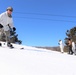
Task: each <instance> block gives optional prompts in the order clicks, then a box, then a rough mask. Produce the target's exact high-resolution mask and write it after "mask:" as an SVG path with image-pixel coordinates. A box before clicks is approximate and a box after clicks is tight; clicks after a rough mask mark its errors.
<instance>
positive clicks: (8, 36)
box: [5, 31, 10, 43]
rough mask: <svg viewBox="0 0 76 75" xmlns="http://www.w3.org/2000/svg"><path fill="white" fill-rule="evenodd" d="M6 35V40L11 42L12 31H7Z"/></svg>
mask: <svg viewBox="0 0 76 75" xmlns="http://www.w3.org/2000/svg"><path fill="white" fill-rule="evenodd" d="M5 35H6V42H7V43H8V42H10V31H5Z"/></svg>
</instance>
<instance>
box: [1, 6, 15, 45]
mask: <svg viewBox="0 0 76 75" xmlns="http://www.w3.org/2000/svg"><path fill="white" fill-rule="evenodd" d="M12 12H13V8H12V7H8V8H7V9H6V11H5V12H3V13H2V14H0V30H1V32H2V33H4V34H5V36H6V38H5V40H6V42H7V46H11V45H10V28H9V27H11V29H12V31H15V30H16V28H15V27H14V25H13V19H12Z"/></svg>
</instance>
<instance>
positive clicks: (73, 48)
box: [72, 41, 76, 55]
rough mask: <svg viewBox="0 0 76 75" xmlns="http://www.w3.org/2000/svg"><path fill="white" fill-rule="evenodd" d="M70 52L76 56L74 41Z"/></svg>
mask: <svg viewBox="0 0 76 75" xmlns="http://www.w3.org/2000/svg"><path fill="white" fill-rule="evenodd" d="M72 51H73V52H74V54H75V55H76V50H75V42H74V41H72Z"/></svg>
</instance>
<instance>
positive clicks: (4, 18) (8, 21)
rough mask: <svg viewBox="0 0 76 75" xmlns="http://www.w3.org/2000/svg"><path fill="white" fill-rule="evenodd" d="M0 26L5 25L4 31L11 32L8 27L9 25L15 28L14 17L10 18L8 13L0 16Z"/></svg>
mask: <svg viewBox="0 0 76 75" xmlns="http://www.w3.org/2000/svg"><path fill="white" fill-rule="evenodd" d="M0 24H2V25H3V29H4V31H8V30H9V27H8V24H9V26H10V27H11V28H13V27H14V26H13V19H12V17H9V16H8V14H7V11H6V12H4V13H2V14H0Z"/></svg>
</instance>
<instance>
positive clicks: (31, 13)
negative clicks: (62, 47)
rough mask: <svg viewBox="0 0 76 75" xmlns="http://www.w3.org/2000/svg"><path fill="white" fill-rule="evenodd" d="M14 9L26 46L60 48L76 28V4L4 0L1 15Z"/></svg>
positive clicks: (75, 1)
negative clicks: (70, 30) (69, 30)
mask: <svg viewBox="0 0 76 75" xmlns="http://www.w3.org/2000/svg"><path fill="white" fill-rule="evenodd" d="M8 6H12V7H13V8H14V12H13V14H12V15H13V20H14V26H15V27H16V29H17V31H16V32H17V33H18V35H19V36H18V37H19V39H21V40H22V41H23V43H22V44H24V45H29V46H57V45H58V40H59V39H61V40H63V41H64V38H65V37H66V35H65V32H66V30H67V29H70V28H72V27H74V26H76V0H0V13H2V12H4V11H6V8H7V7H8Z"/></svg>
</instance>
